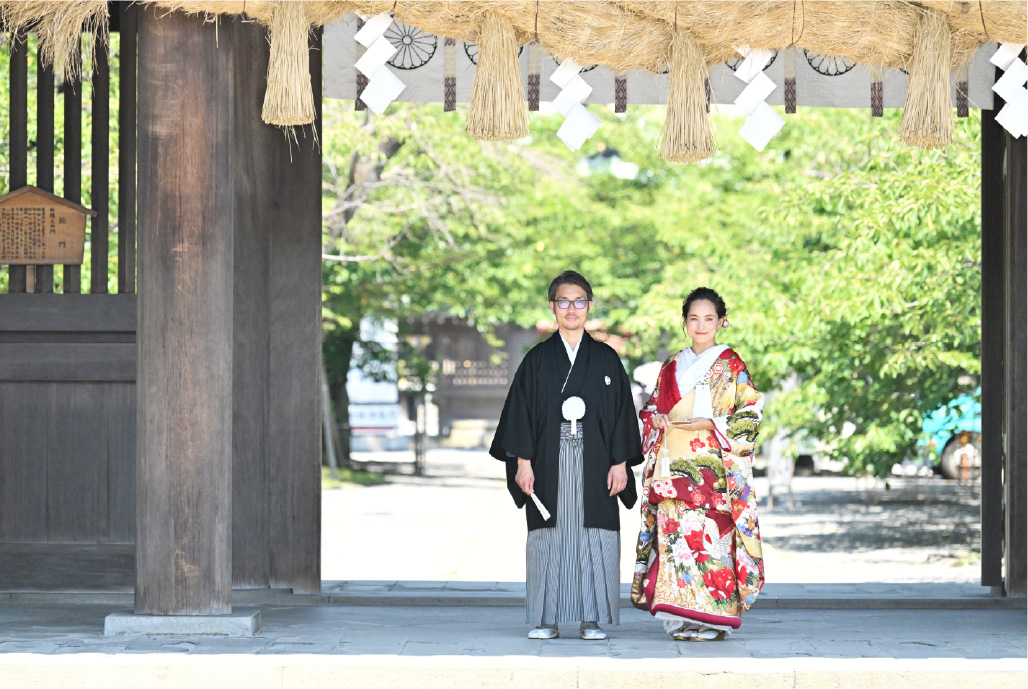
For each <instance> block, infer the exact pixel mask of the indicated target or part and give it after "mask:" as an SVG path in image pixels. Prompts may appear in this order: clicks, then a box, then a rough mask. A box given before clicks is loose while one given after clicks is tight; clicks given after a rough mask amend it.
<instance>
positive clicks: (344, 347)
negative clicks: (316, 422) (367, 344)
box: [325, 320, 359, 467]
mask: <svg viewBox="0 0 1028 689" xmlns="http://www.w3.org/2000/svg"><path fill="white" fill-rule="evenodd" d="M357 322H359V320H358V321H357ZM356 335H357V333H356V332H355V331H353V330H345V331H339V330H337V331H332V332H328V333H325V344H326V345H327V346H326V347H325V349H326V350H327V351H328V353H329V354H330V356H331V358H330V359H329V360H328V361H326V364H327V366H326V370H327V377H328V388H329V393H330V395H331V398H332V400H333V406H334V409H333V410H332V411H333V412H334V415H335V420H334V425H335V427H336V429H338V434H337V437H338V439H339V442H338V443H337V446H336V455H337V457H338V458H339V465H340V466H342V467H351V466H352V462H351V458H350V447H351V443H350V395H349V393H348V392H347V391H346V381H347V378H348V377H349V373H350V364H351V362H352V361H353V345H354V342H355V339H356Z"/></svg>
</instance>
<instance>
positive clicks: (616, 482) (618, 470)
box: [607, 462, 628, 497]
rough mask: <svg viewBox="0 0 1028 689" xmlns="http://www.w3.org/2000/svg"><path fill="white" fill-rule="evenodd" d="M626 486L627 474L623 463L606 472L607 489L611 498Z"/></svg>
mask: <svg viewBox="0 0 1028 689" xmlns="http://www.w3.org/2000/svg"><path fill="white" fill-rule="evenodd" d="M627 485H628V472H627V471H625V463H624V462H621V464H615V465H614V466H612V467H611V468H610V471H608V472H607V488H609V489H610V495H611V497H613V496H615V495H617V494H618V493H620V492H621V491H623V490H624V489H625V486H627Z"/></svg>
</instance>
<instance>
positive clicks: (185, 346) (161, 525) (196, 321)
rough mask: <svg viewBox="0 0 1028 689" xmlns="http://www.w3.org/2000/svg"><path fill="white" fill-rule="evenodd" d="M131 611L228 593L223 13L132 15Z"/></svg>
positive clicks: (226, 46) (194, 606)
mask: <svg viewBox="0 0 1028 689" xmlns="http://www.w3.org/2000/svg"><path fill="white" fill-rule="evenodd" d="M138 16H139V23H138V32H139V33H138V36H139V44H138V48H139V63H138V89H139V101H138V109H139V129H138V139H139V140H138V218H139V223H138V226H139V237H138V243H139V256H138V280H139V289H138V292H139V294H138V303H139V330H138V333H137V337H138V342H139V350H138V351H139V359H138V366H137V377H136V380H137V384H136V388H137V400H138V415H137V429H138V430H137V433H138V439H137V444H136V447H137V452H136V456H137V472H138V473H137V477H136V526H137V543H136V596H135V601H136V604H135V609H136V612H137V613H149V614H223V613H227V612H229V611H231V608H232V605H231V591H232V533H231V527H232V466H231V462H232V268H233V253H232V252H233V242H232V224H233V219H232V215H233V208H234V203H235V198H234V191H233V166H234V161H233V150H232V117H233V108H232V81H233V59H232V53H233V33H232V24H231V22H226V23H223V24H221V25H220V26H219V27H218V29H217V30H215V27H213V26H210V25H208V24H206V23H205V21H204V18H203V17H201V16H195V15H187V14H184V13H181V12H167V11H165V10H161V9H155V8H153V7H150V6H143V7H141V8H140V11H139V15H138Z"/></svg>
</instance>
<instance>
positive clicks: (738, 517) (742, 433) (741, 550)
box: [632, 349, 764, 628]
mask: <svg viewBox="0 0 1028 689" xmlns="http://www.w3.org/2000/svg"><path fill="white" fill-rule="evenodd" d="M677 358H678V355H677V354H676V355H674V356H672V357H671V358H670V359H668V360H667V361H666V362H665V363H664V365H663V367H662V368H661V371H660V374H659V376H658V378H657V384H656V386H655V388H654V391H653V394H652V396H651V397H650V400H649V402H648V403H647V404H646V405H645V406H644V408H643V410H642V412H641V413H640V417H641V418H642V420H643V441H644V445H643V451H644V453H645V455H646V465H645V468H644V471H643V500H642V506H641V514H640V517H641V525H640V532H639V539H638V543H637V547H636V568H635V574H634V576H633V581H632V602H633V604H634V605H635V606H636V607H639V608H642V609H644V610H648V611H650V612H651V613H653V614H657V613H658V612H667V613H670V614H671V615H674V616H677V617H683V618H688V619H690V620H692V621H696V622H701V623H705V624H710V625H714V626H720V627H731V628H735V627H738V626H739V621H740V620H739V616H740V615H741V613H743V612H745V611H746V610H748V609H749V608H750V606H751V605H752V604H753V602H754V601H755V600H756V597H757V595H758V594H759V592H760V589H761V588H762V587H763V585H764V563H763V553H762V550H761V544H760V527H759V523H758V520H757V510H756V506H757V499H756V495H755V494H754V492H753V490H752V488H751V485H750V484H751V481H752V463H753V449H754V444H755V442H756V439H757V433H758V432H759V430H760V422H761V419H762V416H763V396H762V395H761V394H760V393H759V392H757V390H756V388H755V387H754V385H753V380H752V378H751V376H750V374H749V371H748V370H747V368H746V365H745V364H744V363H743V361H742V359H741V358H740V357H739V356H738V355H737V354H736V353H735V352H734V351H732V350H731V349H726V350H725V351H724V352H722V354H721V355H720V356H719V357H718V358H717V359H716V360H715V362H714V363H713V364H712V365H711V366H710V369H709V370H708V371H707V372H706V374H705V376H704V377H703V378H702V383H703V384H706V385H708V386H709V388H710V396H711V408H712V409H713V413H714V418H713V419H711V420H712V421H713V423H714V426H715V429H714V430H713V431H701V432H700V433H698V434H696V437H695V438H693V439H692V440H691V441H690V442H689V443H688V445H687V446H685V447H680V448H679V450H678V452H677V454H676V455H675V456H673V457H669V460H670V461H669V466H668V468H669V475H668V476H660V477H658V478H657V479H654V473H655V468H656V467H657V464H658V462H659V461H660V457H659V455H660V454H661V453H662V451H663V449H664V447H665V444H666V442H665V441H666V438H665V435H666V434H665V431H664V430H662V429H658V428H654V426H653V416H654V415H655V414H658V413H660V414H669V413H671V411H672V410H673V409H675V407H676V405H678V403H679V402H680V401H681V400H682V396H681V394H680V393H679V391H678V383H677V381H676V366H677ZM688 394H689V395H691V394H692V393H688ZM654 545H656V548H654Z"/></svg>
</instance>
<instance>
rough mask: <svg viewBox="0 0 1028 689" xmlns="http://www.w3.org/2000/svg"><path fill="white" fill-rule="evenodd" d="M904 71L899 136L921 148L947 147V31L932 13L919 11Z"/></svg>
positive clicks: (950, 125)
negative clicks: (904, 86)
mask: <svg viewBox="0 0 1028 689" xmlns="http://www.w3.org/2000/svg"><path fill="white" fill-rule="evenodd" d="M921 12H922V15H921V19H920V21H919V22H918V26H917V32H916V33H915V36H914V46H913V48H914V50H913V55H912V56H911V58H910V64H909V67H908V68H907V70H908V71H909V72H910V78H909V79H908V80H907V101H906V103H905V104H904V106H903V117H902V118H901V119H900V136H901V137H902V138H903V140H904V141H906V142H907V143H909V144H913V145H915V146H920V147H921V148H941V147H943V146H948V145H949V143H950V139H951V136H952V132H953V106H952V103H951V100H950V83H949V82H950V69H949V66H950V30H949V24H947V23H946V17H945V16H944V15H943V14H942V13H940V12H937V11H936V10H933V9H923V10H921Z"/></svg>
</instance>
